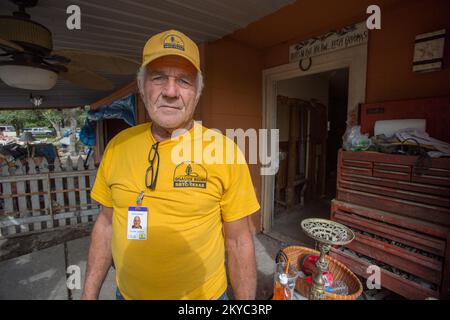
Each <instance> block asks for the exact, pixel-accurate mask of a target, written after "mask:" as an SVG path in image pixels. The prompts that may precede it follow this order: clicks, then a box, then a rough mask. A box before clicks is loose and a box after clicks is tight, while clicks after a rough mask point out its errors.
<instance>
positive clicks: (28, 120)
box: [0, 110, 46, 136]
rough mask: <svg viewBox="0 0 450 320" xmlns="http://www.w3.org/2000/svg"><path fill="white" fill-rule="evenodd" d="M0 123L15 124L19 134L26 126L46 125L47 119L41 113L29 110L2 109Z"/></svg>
mask: <svg viewBox="0 0 450 320" xmlns="http://www.w3.org/2000/svg"><path fill="white" fill-rule="evenodd" d="M0 123H2V124H5V125H12V126H14V127H15V129H16V133H17V136H19V135H20V133H21V132H22V131H23V129H24V128H26V127H29V126H30V127H31V126H45V125H46V121H45V119H43V118H42V116H41V115H40V114H39V113H36V112H30V111H29V110H18V111H0Z"/></svg>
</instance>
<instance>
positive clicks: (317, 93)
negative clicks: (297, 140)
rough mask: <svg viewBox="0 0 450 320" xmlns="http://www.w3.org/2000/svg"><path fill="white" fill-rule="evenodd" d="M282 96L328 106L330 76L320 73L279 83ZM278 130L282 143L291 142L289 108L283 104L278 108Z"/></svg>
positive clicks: (279, 93)
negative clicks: (313, 100) (313, 101)
mask: <svg viewBox="0 0 450 320" xmlns="http://www.w3.org/2000/svg"><path fill="white" fill-rule="evenodd" d="M277 93H278V95H280V96H285V97H288V98H296V99H302V100H306V101H309V100H311V99H316V100H318V101H319V102H320V103H322V104H323V105H325V106H326V105H328V74H327V73H320V74H314V75H310V76H304V77H298V78H293V79H288V80H283V81H279V82H278V83H277ZM277 128H278V129H279V130H280V142H285V141H288V140H289V107H288V106H287V105H284V104H281V105H279V106H278V107H277Z"/></svg>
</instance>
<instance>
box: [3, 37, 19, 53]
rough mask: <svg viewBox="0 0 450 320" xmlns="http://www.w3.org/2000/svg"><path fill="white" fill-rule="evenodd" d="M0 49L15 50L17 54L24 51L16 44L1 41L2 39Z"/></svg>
mask: <svg viewBox="0 0 450 320" xmlns="http://www.w3.org/2000/svg"><path fill="white" fill-rule="evenodd" d="M0 47H5V48H7V49H12V50H16V51H19V52H23V51H24V49H23V48H22V47H21V46H19V45H18V44H15V43H14V42H12V41H9V40H5V39H2V38H0Z"/></svg>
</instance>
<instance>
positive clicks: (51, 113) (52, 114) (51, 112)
mask: <svg viewBox="0 0 450 320" xmlns="http://www.w3.org/2000/svg"><path fill="white" fill-rule="evenodd" d="M41 114H42V116H43V117H44V118H45V119H46V120H47V121H48V122H50V124H51V125H52V127H53V128H54V129H55V132H56V140H59V139H61V138H62V136H63V135H62V128H63V126H64V115H63V112H62V110H58V109H47V110H44V111H41Z"/></svg>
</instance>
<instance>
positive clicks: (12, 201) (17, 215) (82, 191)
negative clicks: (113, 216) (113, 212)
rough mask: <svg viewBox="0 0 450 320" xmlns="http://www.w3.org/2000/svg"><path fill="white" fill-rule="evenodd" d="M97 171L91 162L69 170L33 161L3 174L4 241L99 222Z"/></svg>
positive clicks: (0, 219) (0, 225)
mask: <svg viewBox="0 0 450 320" xmlns="http://www.w3.org/2000/svg"><path fill="white" fill-rule="evenodd" d="M96 173H97V170H96V168H95V166H94V162H93V159H92V158H90V159H89V160H88V163H87V168H85V166H84V161H83V159H82V158H81V157H79V158H78V161H77V162H76V163H73V162H72V160H71V158H70V157H68V159H67V162H66V164H65V166H62V165H61V163H60V161H59V159H56V160H55V163H54V164H53V165H49V164H48V163H47V161H46V160H45V159H44V160H43V161H39V163H37V161H36V162H35V160H34V159H32V158H29V159H27V161H26V162H24V163H22V162H19V161H17V162H16V163H15V165H14V166H3V167H2V168H1V171H0V239H1V238H6V237H10V236H12V235H17V234H24V233H30V232H36V231H37V232H38V231H42V230H44V229H52V228H58V227H64V226H70V225H77V224H81V223H87V222H91V221H95V218H96V216H97V214H98V212H99V205H98V203H97V202H95V201H94V200H92V199H91V197H90V191H91V188H92V186H93V185H94V179H95V175H96Z"/></svg>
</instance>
